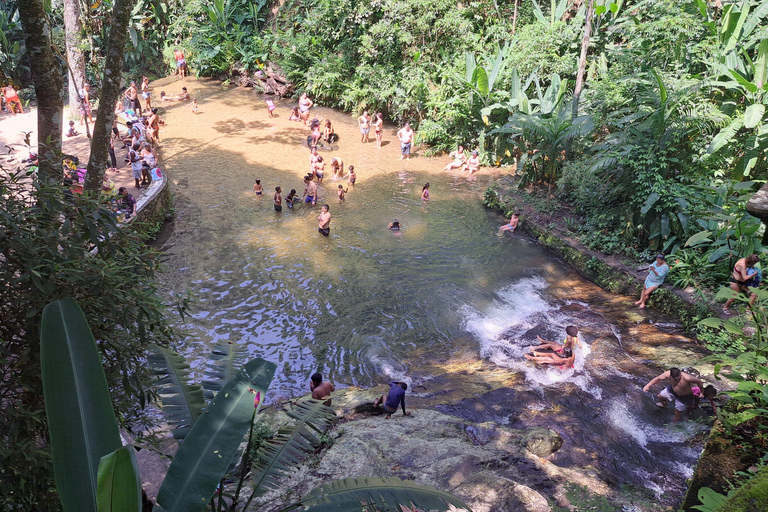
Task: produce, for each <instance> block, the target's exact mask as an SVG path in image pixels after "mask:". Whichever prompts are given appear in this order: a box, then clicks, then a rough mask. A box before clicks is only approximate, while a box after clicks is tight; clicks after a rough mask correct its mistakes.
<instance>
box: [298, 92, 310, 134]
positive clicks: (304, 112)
mask: <svg viewBox="0 0 768 512" xmlns="http://www.w3.org/2000/svg"><path fill="white" fill-rule="evenodd" d="M312 105H314V102H313V101H312V100H311V99H309V98H308V97H307V93H305V92H303V93H301V97H300V98H299V114H300V116H301V120H302V121H304V122H305V123H306V124H307V126H309V109H310V108H312Z"/></svg>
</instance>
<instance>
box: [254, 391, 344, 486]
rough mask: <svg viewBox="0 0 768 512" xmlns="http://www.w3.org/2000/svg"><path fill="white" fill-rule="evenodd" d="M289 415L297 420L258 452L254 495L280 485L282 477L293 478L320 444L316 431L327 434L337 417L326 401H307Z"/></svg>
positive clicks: (300, 402)
mask: <svg viewBox="0 0 768 512" xmlns="http://www.w3.org/2000/svg"><path fill="white" fill-rule="evenodd" d="M294 407H295V408H294V409H292V410H290V411H288V416H290V417H291V418H293V419H294V420H296V422H295V423H294V424H292V425H289V426H286V427H283V428H281V429H280V430H278V431H277V434H276V435H275V436H274V437H273V438H272V439H270V440H267V441H265V442H264V443H263V444H262V445H261V446H260V447H259V450H258V452H257V455H258V461H257V462H256V463H254V467H253V470H252V473H251V482H252V483H253V489H254V490H253V492H254V493H255V494H256V495H257V496H260V495H262V494H264V493H266V492H268V491H270V490H272V489H276V488H277V487H278V486H279V480H280V478H282V477H284V476H288V475H290V474H291V473H292V472H293V471H295V470H296V469H298V465H299V464H300V463H301V461H302V460H303V459H304V457H305V456H307V455H309V454H310V453H312V452H313V451H314V448H315V447H316V446H318V444H319V443H320V441H319V440H318V439H317V436H316V435H315V434H314V433H313V432H312V431H313V430H314V431H315V432H317V433H319V434H322V433H324V432H325V431H326V430H327V429H328V427H329V426H330V423H331V421H332V420H333V419H334V418H335V417H336V413H335V412H333V409H331V408H330V407H327V406H325V405H323V401H322V400H313V399H311V398H310V399H307V400H302V401H299V402H297V403H296V404H295V406H294Z"/></svg>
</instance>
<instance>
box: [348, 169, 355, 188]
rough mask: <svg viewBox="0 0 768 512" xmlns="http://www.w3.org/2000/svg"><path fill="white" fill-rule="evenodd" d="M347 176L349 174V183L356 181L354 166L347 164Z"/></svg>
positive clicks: (352, 183)
mask: <svg viewBox="0 0 768 512" xmlns="http://www.w3.org/2000/svg"><path fill="white" fill-rule="evenodd" d="M347 176H349V184H350V185H354V184H355V181H357V174H355V166H354V165H350V166H349V174H347Z"/></svg>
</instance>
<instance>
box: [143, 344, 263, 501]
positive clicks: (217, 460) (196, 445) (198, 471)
mask: <svg viewBox="0 0 768 512" xmlns="http://www.w3.org/2000/svg"><path fill="white" fill-rule="evenodd" d="M275 368H276V366H275V364H273V363H270V362H268V361H264V360H263V359H259V358H257V359H253V360H252V361H249V362H248V363H247V364H246V365H245V367H244V371H242V372H240V373H239V374H238V375H237V378H235V379H233V380H231V381H230V382H229V383H227V385H226V386H224V389H222V390H221V391H220V392H219V393H218V394H217V395H216V397H215V398H214V399H213V401H212V402H211V403H210V405H208V408H206V410H205V412H204V413H203V415H202V416H200V418H198V420H197V421H196V422H195V424H194V426H193V427H192V430H190V431H189V434H187V437H186V439H185V440H184V443H182V445H181V446H180V447H179V451H178V452H177V453H176V456H175V457H174V459H173V462H172V463H171V466H170V467H169V468H168V474H167V475H166V477H165V480H163V485H162V486H161V487H160V492H159V493H158V496H157V502H158V504H159V505H160V506H161V507H163V509H165V510H166V511H167V512H196V511H202V510H203V509H204V508H205V506H206V504H207V503H208V501H209V500H210V499H211V496H213V493H214V492H216V486H217V485H218V483H219V481H220V480H221V477H222V476H224V474H225V473H226V471H227V468H228V467H229V464H230V462H231V461H232V459H233V458H234V456H235V453H237V449H238V447H239V446H240V443H241V442H242V440H243V436H245V434H246V432H247V431H248V428H249V426H250V424H251V420H252V418H253V407H254V398H255V397H256V396H260V397H262V398H263V397H264V395H265V394H266V392H267V388H268V387H269V383H270V382H271V381H272V377H273V376H274V375H275Z"/></svg>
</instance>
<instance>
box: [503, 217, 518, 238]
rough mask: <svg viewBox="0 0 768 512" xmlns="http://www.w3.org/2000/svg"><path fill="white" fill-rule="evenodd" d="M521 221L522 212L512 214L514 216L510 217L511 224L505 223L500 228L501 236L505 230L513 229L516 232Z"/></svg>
mask: <svg viewBox="0 0 768 512" xmlns="http://www.w3.org/2000/svg"><path fill="white" fill-rule="evenodd" d="M519 222H520V214H519V213H517V212H515V213H513V214H512V216H511V217H510V218H509V224H504V225H503V226H501V227H500V228H499V233H498V235H499V236H503V235H504V232H505V231H511V232H513V233H514V232H515V230H516V229H517V224H518V223H519Z"/></svg>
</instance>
